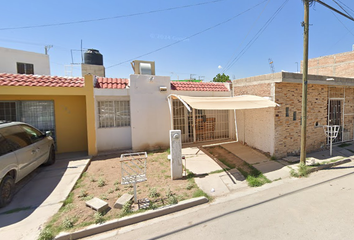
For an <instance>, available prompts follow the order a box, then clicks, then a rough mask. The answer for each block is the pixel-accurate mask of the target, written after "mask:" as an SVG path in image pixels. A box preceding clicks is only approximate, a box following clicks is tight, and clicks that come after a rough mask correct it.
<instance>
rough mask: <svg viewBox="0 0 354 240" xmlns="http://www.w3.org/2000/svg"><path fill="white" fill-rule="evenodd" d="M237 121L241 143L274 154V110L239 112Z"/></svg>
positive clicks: (263, 109) (237, 112)
mask: <svg viewBox="0 0 354 240" xmlns="http://www.w3.org/2000/svg"><path fill="white" fill-rule="evenodd" d="M236 119H237V130H238V137H239V141H240V142H246V143H247V144H248V145H249V146H251V147H254V148H257V149H259V150H261V151H263V152H268V153H269V154H270V155H273V154H274V139H275V131H274V108H262V109H252V110H251V109H250V110H237V111H236Z"/></svg>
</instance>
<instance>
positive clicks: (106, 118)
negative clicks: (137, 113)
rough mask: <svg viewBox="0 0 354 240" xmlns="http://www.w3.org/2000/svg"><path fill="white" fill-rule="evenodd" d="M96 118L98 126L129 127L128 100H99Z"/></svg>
mask: <svg viewBox="0 0 354 240" xmlns="http://www.w3.org/2000/svg"><path fill="white" fill-rule="evenodd" d="M98 118H99V127H100V128H109V127H129V126H130V103H129V101H99V102H98Z"/></svg>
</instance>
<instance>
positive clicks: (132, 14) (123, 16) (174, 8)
mask: <svg viewBox="0 0 354 240" xmlns="http://www.w3.org/2000/svg"><path fill="white" fill-rule="evenodd" d="M222 1H225V0H214V1H209V2H202V3H196V4H189V5H184V6H179V7H170V8H164V9H158V10H151V11H146V12H139V13H131V14H125V15H118V16H113V17H105V18H95V19H88V20H79V21H71V22H62V23H50V24H41V25H30V26H22V27H6V28H0V31H4V30H18V29H28V28H42V27H54V26H63V25H71V24H79V23H88V22H98V21H105V20H111V19H118V18H127V17H135V16H140V15H146V14H152V13H158V12H166V11H172V10H177V9H183V8H190V7H195V6H202V5H206V4H210V3H216V2H222Z"/></svg>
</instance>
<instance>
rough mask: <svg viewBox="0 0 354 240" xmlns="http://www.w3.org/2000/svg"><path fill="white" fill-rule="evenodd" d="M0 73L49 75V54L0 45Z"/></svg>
mask: <svg viewBox="0 0 354 240" xmlns="http://www.w3.org/2000/svg"><path fill="white" fill-rule="evenodd" d="M0 73H13V74H16V73H18V74H36V75H50V67H49V56H48V55H46V54H41V53H35V52H27V51H22V50H16V49H10V48H3V47H0Z"/></svg>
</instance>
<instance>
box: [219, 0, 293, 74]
mask: <svg viewBox="0 0 354 240" xmlns="http://www.w3.org/2000/svg"><path fill="white" fill-rule="evenodd" d="M288 2H289V0H285V1H284V3H283V4H282V5H281V6H280V7H279V8H278V9H277V10H276V11H275V13H274V14H273V15H272V16H271V17H270V18H269V19H268V21H267V22H266V23H265V24H264V25H263V26H262V28H261V29H260V30H259V31H258V32H257V33H256V35H255V36H254V37H253V38H252V39H251V40H250V41H249V42H248V43H247V45H246V46H245V47H244V48H243V49H242V50H241V52H240V53H239V54H238V55H237V56H236V57H235V58H234V59H233V60H232V61H231V63H230V64H229V65H228V66H226V67H225V69H224V71H223V73H224V72H226V71H228V70H229V69H230V68H231V67H232V66H233V65H234V64H235V63H236V62H237V61H238V60H239V59H240V58H241V57H242V56H243V55H244V54H245V53H246V52H247V50H248V49H249V48H250V47H251V46H252V45H253V44H254V43H255V42H256V41H257V39H258V38H259V37H260V36H261V35H262V33H263V32H264V31H265V30H266V29H267V27H268V26H269V25H270V24H271V23H272V21H273V20H274V19H275V17H276V16H277V15H278V14H279V13H280V12H281V10H283V8H284V7H285V5H286V4H287V3H288Z"/></svg>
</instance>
